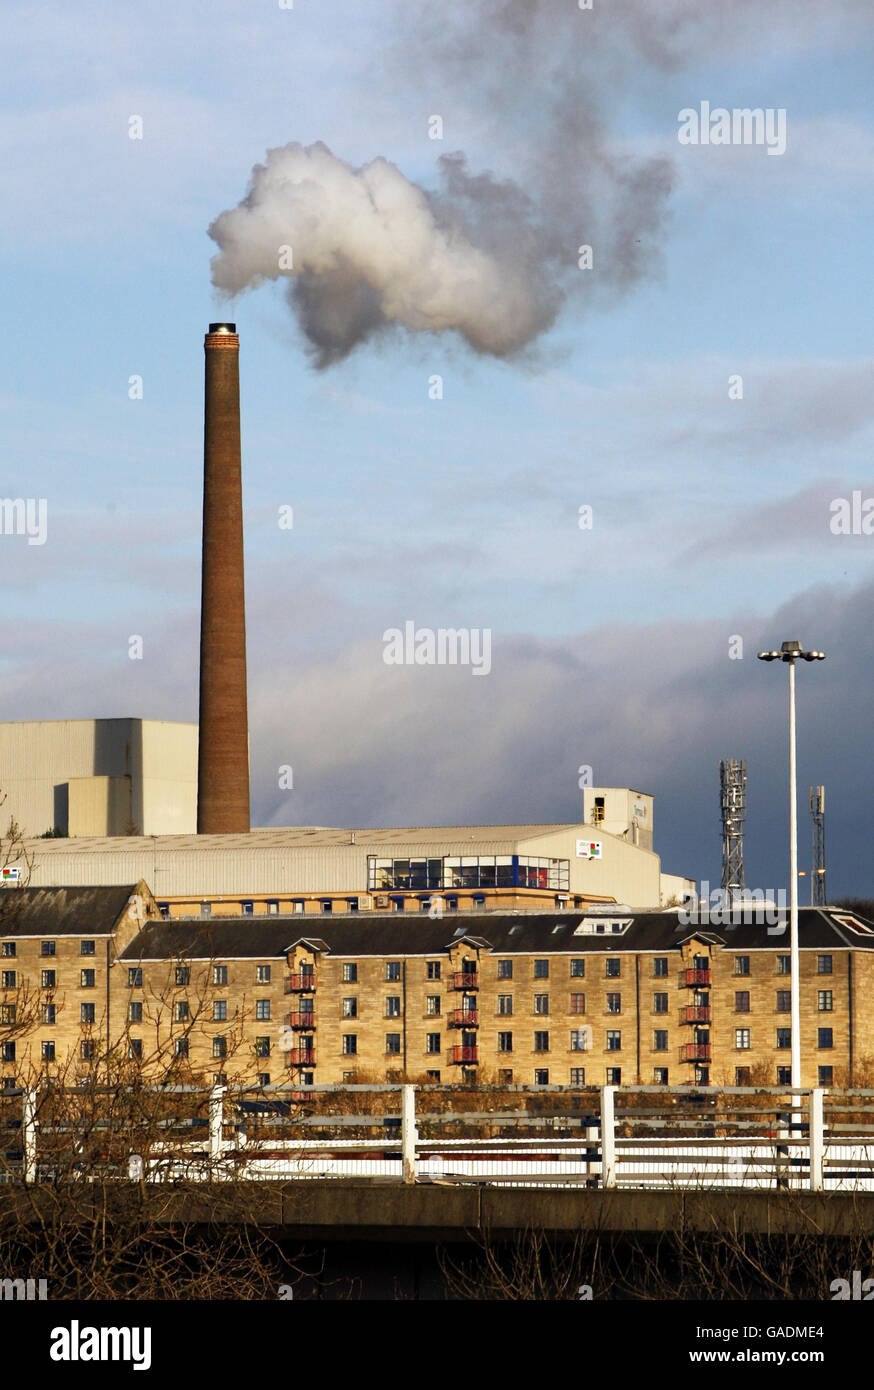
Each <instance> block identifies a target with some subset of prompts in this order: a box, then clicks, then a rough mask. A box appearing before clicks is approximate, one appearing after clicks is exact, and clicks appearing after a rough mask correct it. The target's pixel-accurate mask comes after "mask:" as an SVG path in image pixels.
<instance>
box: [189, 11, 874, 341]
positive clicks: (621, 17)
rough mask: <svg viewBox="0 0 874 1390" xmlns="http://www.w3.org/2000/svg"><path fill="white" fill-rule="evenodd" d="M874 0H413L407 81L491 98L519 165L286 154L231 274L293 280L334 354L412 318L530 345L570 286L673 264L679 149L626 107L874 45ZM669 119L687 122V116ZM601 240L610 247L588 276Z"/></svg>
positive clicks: (317, 333)
mask: <svg viewBox="0 0 874 1390" xmlns="http://www.w3.org/2000/svg"><path fill="white" fill-rule="evenodd" d="M870 3H871V0H831V3H830V4H829V5H827V6H822V5H821V4H820V3H819V0H735V3H733V4H731V5H726V4H725V3H724V0H594V4H593V7H592V9H591V10H585V9H583V8H581V7H580V5H578V4H575V3H574V2H573V0H450V3H448V4H445V5H440V6H433V7H432V6H421V5H414V6H410V5H409V4H408V3H405V4H403V5H401V6H400V7H399V10H398V17H397V44H396V51H395V53H394V55H393V56H391V57H389V58H387V59H386V60H385V62H386V66H387V68H388V69H392V68H393V69H394V72H395V74H396V80H397V82H399V83H400V84H401V86H403V84H404V83H405V82H406V83H407V85H409V84H410V83H413V84H416V85H417V90H418V88H420V87H421V84H422V83H423V82H426V81H427V84H428V87H429V89H431V90H434V91H435V92H442V93H443V95H444V96H445V97H447V99H448V97H449V94H450V93H451V92H452V91H453V88H454V89H455V90H456V91H457V92H460V93H463V99H464V101H465V102H466V103H467V104H468V105H469V106H471V107H472V108H474V109H477V108H478V109H479V110H480V111H483V112H487V113H488V115H489V118H490V119H492V120H493V121H497V122H498V123H499V126H500V129H501V130H503V132H504V141H503V143H504V146H505V162H507V163H508V167H511V168H512V171H513V178H504V179H499V178H496V177H495V176H494V175H492V174H490V173H481V174H472V173H470V172H469V170H468V167H467V161H466V159H465V156H464V155H463V154H450V155H444V156H443V157H442V158H441V159H439V160H438V175H437V187H436V188H434V189H430V190H426V189H424V188H422V187H420V186H418V185H417V184H415V183H412V182H411V181H410V180H409V179H407V178H406V177H405V176H404V174H403V173H402V172H401V171H400V170H399V169H398V168H397V167H396V165H394V164H392V163H391V162H390V161H388V160H386V159H383V158H378V159H374V160H373V161H372V162H371V163H368V164H365V165H364V166H363V167H362V168H360V169H356V168H353V167H352V166H351V165H349V164H347V163H345V162H344V161H343V160H342V159H340V158H338V157H337V156H335V155H334V154H332V152H331V151H330V150H329V149H328V148H327V146H325V145H323V144H321V143H317V144H313V145H309V146H302V145H299V144H289V145H286V146H285V147H284V148H281V149H273V150H270V151H269V152H268V154H267V158H266V162H265V163H264V164H259V165H256V166H255V168H254V170H253V172H252V178H251V183H250V187H249V191H248V193H247V194H246V196H245V197H244V198H243V199H242V201H241V202H240V203H239V205H238V206H237V207H236V208H232V209H230V210H228V211H226V212H223V213H221V215H220V216H219V217H217V218H216V220H215V221H214V222H213V224H212V226H211V227H210V229H209V234H210V236H211V237H212V238H213V239H214V241H215V242H216V243H217V244H218V247H219V252H218V254H217V255H215V256H214V257H213V260H212V278H213V284H214V285H215V286H216V288H217V289H218V290H219V291H221V292H224V293H225V294H227V295H234V294H238V293H240V292H241V291H242V290H245V289H248V288H251V287H254V286H257V285H258V284H261V283H262V282H263V281H265V280H277V279H279V278H284V279H286V280H287V296H288V301H289V304H290V306H291V309H292V311H293V313H294V315H295V316H296V318H297V321H298V323H299V325H300V328H301V330H302V332H303V334H304V338H305V341H306V345H307V349H308V351H309V353H310V355H311V358H312V360H313V362H314V363H315V365H316V366H317V367H322V368H323V367H327V366H330V365H331V364H332V363H334V362H337V361H339V360H340V359H342V358H343V357H345V356H347V355H348V354H349V353H350V352H352V351H353V350H354V349H355V348H356V347H358V346H359V345H361V344H363V343H366V342H368V341H372V340H374V339H375V338H378V337H379V336H381V335H384V334H386V333H387V332H390V331H397V330H398V329H402V330H406V331H408V332H410V333H445V332H453V333H456V334H458V335H460V337H461V338H462V339H463V340H464V341H465V342H466V343H467V344H468V345H469V346H470V347H471V348H472V349H474V351H476V352H478V353H485V354H490V355H492V356H495V357H513V356H516V355H519V354H521V353H523V352H524V351H525V350H526V349H527V348H529V345H531V344H532V343H533V342H535V340H536V339H537V338H538V337H539V336H540V335H541V334H542V333H543V332H544V331H545V330H546V329H548V328H549V327H551V325H552V324H553V323H554V321H555V319H556V316H557V314H558V312H559V310H560V309H561V307H562V304H563V303H564V302H565V301H566V300H567V299H568V297H569V296H571V295H573V296H574V297H576V298H579V299H582V300H583V301H584V302H585V303H586V304H587V305H589V306H591V305H598V306H601V307H604V306H609V305H610V304H612V303H613V302H614V301H615V300H616V299H617V298H619V297H621V296H622V295H624V294H626V293H628V292H629V291H630V290H631V289H632V288H633V287H634V286H635V285H636V284H637V283H638V282H639V281H641V280H642V279H644V278H646V277H648V276H651V275H652V274H653V273H654V272H656V271H657V270H658V269H659V268H660V265H661V252H662V241H663V235H662V232H663V227H664V224H665V214H666V210H667V206H668V199H669V196H670V192H671V188H672V185H673V181H674V165H673V161H672V159H671V158H670V157H668V156H655V157H653V156H641V155H639V154H635V153H634V152H633V151H632V150H630V149H629V148H628V147H627V146H626V145H625V144H623V142H622V141H621V140H620V139H618V138H617V137H616V135H615V133H614V132H615V128H616V117H617V111H618V109H619V108H620V107H622V106H623V104H624V105H626V106H627V105H628V104H629V102H630V103H631V104H632V105H633V103H634V97H635V94H636V93H637V92H638V91H640V92H641V93H643V92H646V93H647V95H648V99H649V100H650V101H651V100H652V97H653V91H654V90H656V91H657V90H658V82H659V80H661V79H663V78H664V74H665V73H667V72H670V71H672V70H673V71H676V70H678V69H682V68H683V67H686V66H688V65H689V64H691V63H693V62H694V61H704V62H707V61H712V60H713V58H714V57H716V56H718V54H719V53H720V52H722V51H725V50H726V49H730V48H732V47H738V46H740V47H743V46H744V45H745V44H750V43H752V44H753V45H754V46H755V47H756V49H757V50H767V49H770V50H771V51H782V48H783V46H784V45H785V44H787V43H789V42H807V43H811V42H820V41H822V42H825V41H826V40H829V41H834V40H835V35H836V34H837V35H838V36H839V41H843V42H844V43H851V42H852V43H855V42H857V41H858V40H859V39H861V38H862V37H863V36H864V37H866V38H867V39H869V40H870V37H871V17H870ZM800 21H803V23H800ZM799 35H800V37H798V36H799ZM654 83H655V84H656V85H655V88H654V86H653V84H654ZM697 96H698V93H697V89H696V91H695V101H697ZM681 104H682V103H681ZM692 104H693V105H694V104H695V102H693V103H692ZM762 104H764V105H769V104H775V103H769V102H767V101H763V103H762ZM438 109H439V108H438ZM658 119H659V128H660V129H671V123H672V121H673V120H674V119H675V117H674V116H673V115H671V116H668V117H666V115H665V112H664V111H659V116H658ZM666 120H667V125H666V124H665V122H666ZM674 130H675V127H674V128H673V129H672V133H673V132H674ZM583 245H588V246H591V247H592V248H593V253H594V269H593V270H592V271H591V272H588V273H584V272H582V271H581V269H580V266H579V264H578V253H579V248H580V247H581V246H583ZM283 247H285V248H290V255H291V259H292V264H291V265H290V266H289V265H288V257H289V252H288V251H286V252H285V253H284V255H283V252H282V248H283Z"/></svg>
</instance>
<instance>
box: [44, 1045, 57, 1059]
mask: <svg viewBox="0 0 874 1390" xmlns="http://www.w3.org/2000/svg"><path fill="white" fill-rule="evenodd" d="M42 1059H43V1061H44V1062H53V1061H54V1060H55V1045H54V1043H53V1042H44V1043H43V1044H42Z"/></svg>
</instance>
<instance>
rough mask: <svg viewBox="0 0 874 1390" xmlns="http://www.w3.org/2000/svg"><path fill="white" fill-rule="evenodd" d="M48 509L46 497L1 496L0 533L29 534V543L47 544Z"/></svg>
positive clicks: (8, 534)
mask: <svg viewBox="0 0 874 1390" xmlns="http://www.w3.org/2000/svg"><path fill="white" fill-rule="evenodd" d="M48 511H49V504H48V502H47V501H46V499H45V498H44V497H0V534H2V535H4V536H27V543H28V545H45V543H46V535H47V529H48Z"/></svg>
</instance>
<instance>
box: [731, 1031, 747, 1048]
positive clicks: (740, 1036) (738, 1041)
mask: <svg viewBox="0 0 874 1390" xmlns="http://www.w3.org/2000/svg"><path fill="white" fill-rule="evenodd" d="M734 1045H735V1047H736V1048H738V1049H739V1050H740V1051H741V1052H746V1051H747V1050H748V1049H749V1046H750V1030H749V1028H735V1030H734Z"/></svg>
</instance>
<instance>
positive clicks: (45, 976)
mask: <svg viewBox="0 0 874 1390" xmlns="http://www.w3.org/2000/svg"><path fill="white" fill-rule="evenodd" d="M40 985H41V986H42V988H43V989H54V987H55V972H54V970H43V971H41V972H40Z"/></svg>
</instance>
